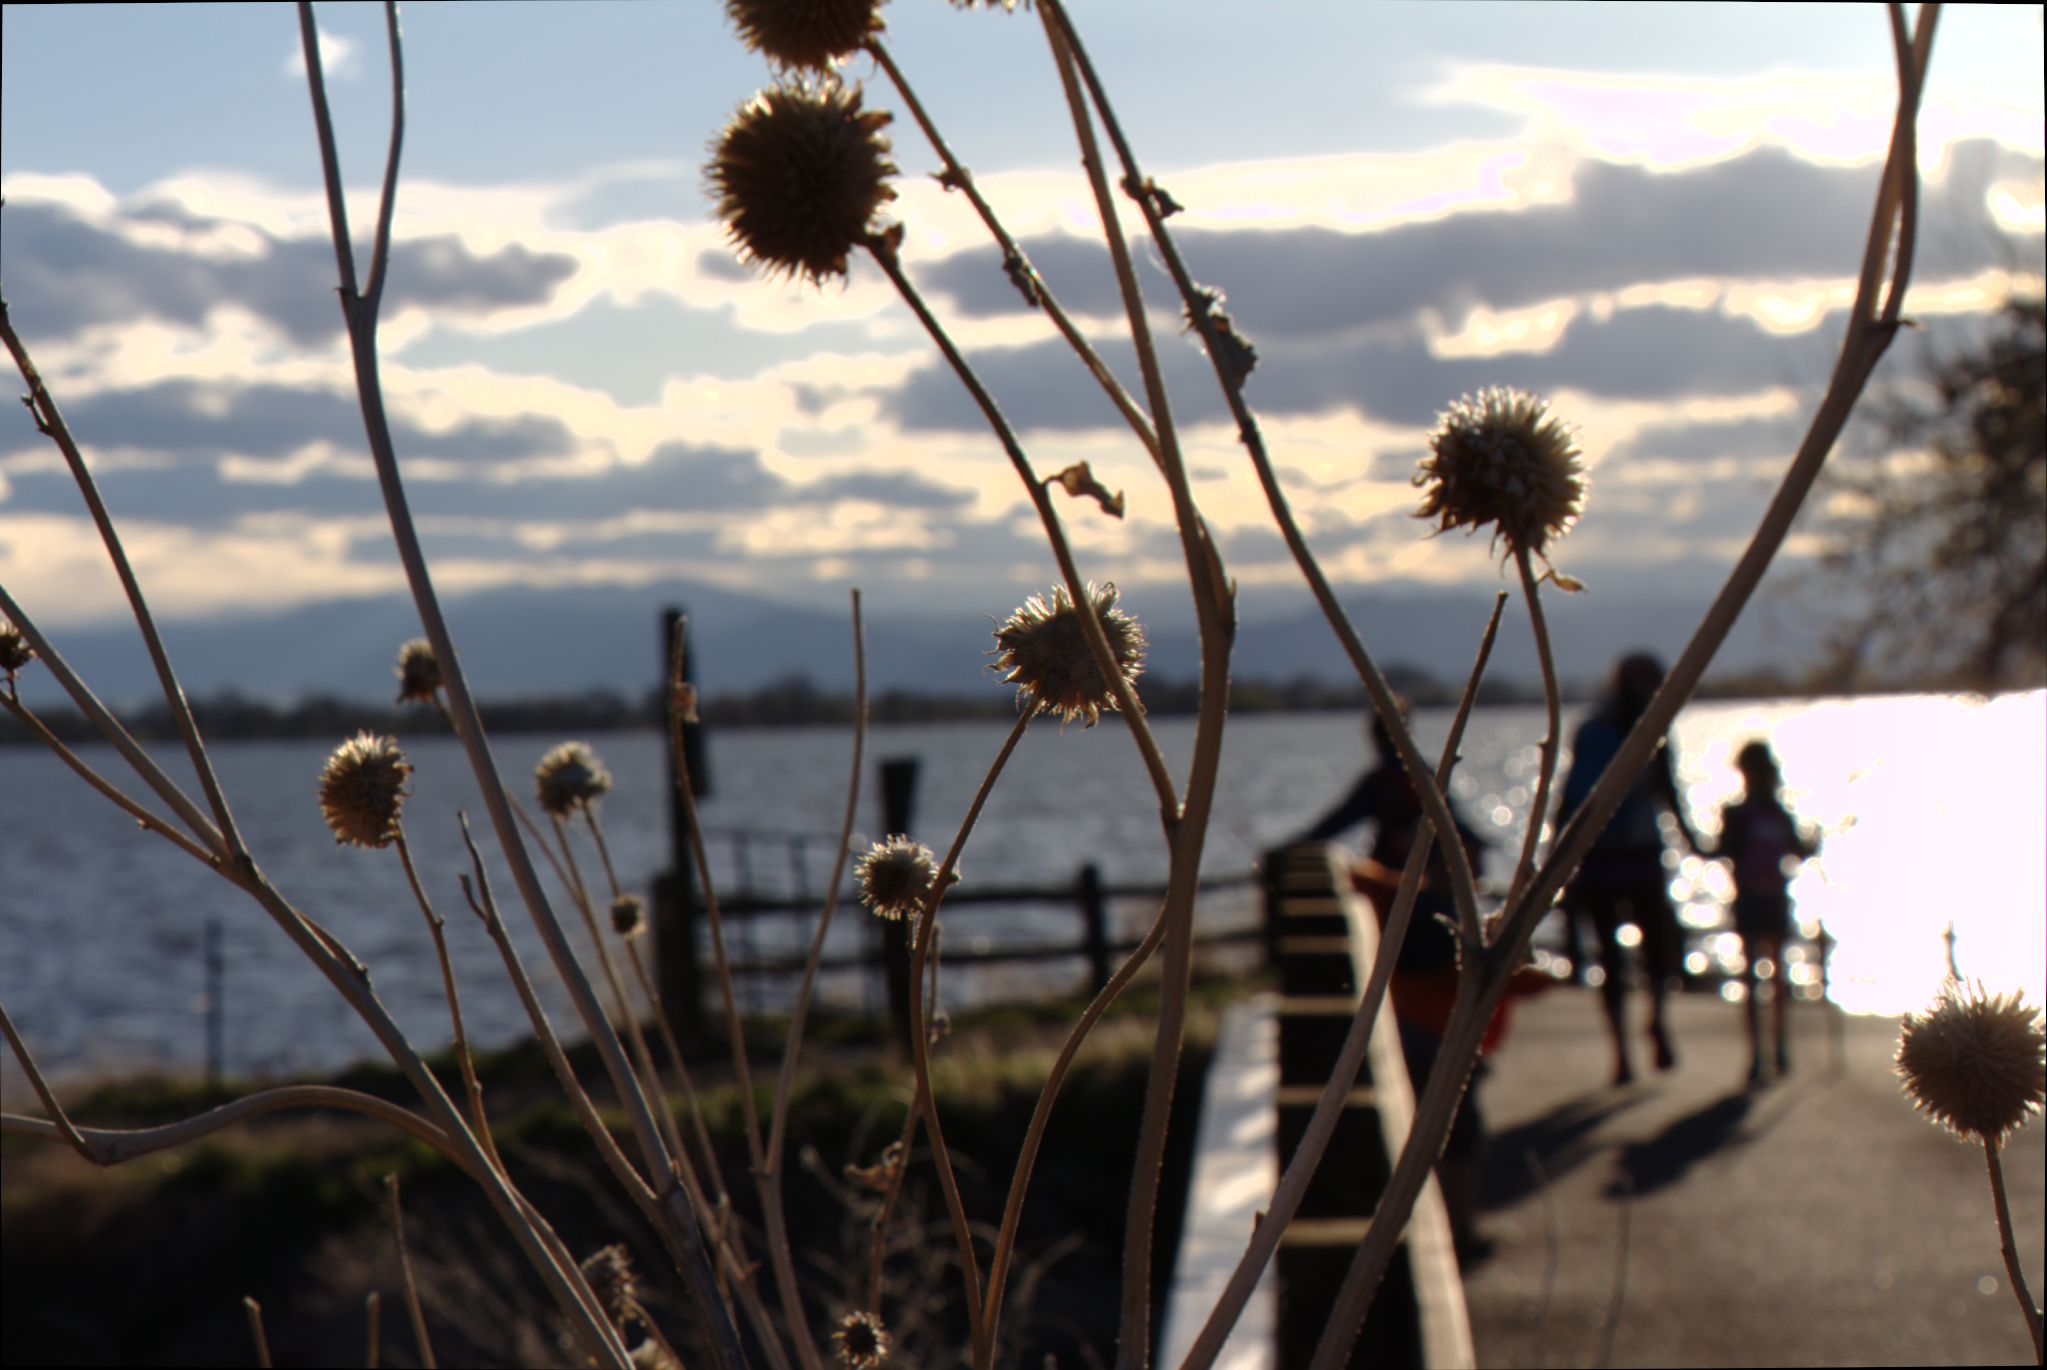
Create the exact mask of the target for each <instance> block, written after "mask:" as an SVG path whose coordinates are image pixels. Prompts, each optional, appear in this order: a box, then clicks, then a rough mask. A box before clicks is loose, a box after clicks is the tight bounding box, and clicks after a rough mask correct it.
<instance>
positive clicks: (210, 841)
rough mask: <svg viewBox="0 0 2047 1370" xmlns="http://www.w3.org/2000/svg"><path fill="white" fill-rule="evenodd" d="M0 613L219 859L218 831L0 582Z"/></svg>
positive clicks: (102, 732) (222, 846) (221, 853)
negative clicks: (75, 670) (17, 630)
mask: <svg viewBox="0 0 2047 1370" xmlns="http://www.w3.org/2000/svg"><path fill="white" fill-rule="evenodd" d="M0 613H4V614H5V615H6V616H7V619H8V621H9V622H10V623H12V624H13V625H14V626H15V627H17V628H19V629H21V632H22V636H23V637H25V638H27V639H28V643H29V645H30V646H31V647H33V648H35V651H36V659H37V660H38V661H40V662H42V663H43V666H44V667H45V669H47V670H48V671H49V672H50V674H51V675H52V676H53V677H55V679H56V681H57V683H58V684H59V685H61V686H63V687H64V692H65V693H66V694H68V695H70V696H71V701H72V703H74V704H76V705H77V706H78V711H79V712H80V713H82V714H84V715H85V716H86V717H87V718H88V719H90V720H91V721H92V726H93V727H94V728H96V729H98V730H99V734H100V736H101V737H103V738H105V739H106V740H107V743H108V745H109V746H111V747H113V749H114V750H115V751H117V752H119V753H120V754H121V759H122V760H123V761H126V762H127V763H128V765H129V766H130V767H131V768H132V769H133V770H134V772H135V774H136V775H138V776H140V777H141V778H142V780H143V782H144V783H145V784H147V785H148V786H149V788H151V789H152V790H155V791H156V793H157V795H158V797H160V798H161V799H162V800H163V801H164V803H166V804H168V805H169V806H170V810H171V812H172V813H174V814H176V815H177V816H178V821H179V822H181V823H183V824H184V825H185V828H186V830H187V831H189V832H190V833H191V834H192V835H193V836H194V837H196V838H197V839H198V840H199V845H201V846H202V847H204V848H206V849H207V851H209V852H212V853H215V854H216V856H215V860H216V862H220V861H224V860H225V853H226V851H227V847H226V844H225V843H224V842H223V841H222V839H221V836H220V830H219V829H217V828H215V827H214V826H213V824H212V822H211V821H210V820H209V819H208V818H207V817H206V815H204V814H202V813H200V812H199V808H198V806H197V805H195V804H194V803H193V802H192V800H191V798H190V797H189V796H188V795H186V793H185V792H184V791H183V790H181V789H179V788H178V784H177V782H176V781H174V780H172V779H171V778H170V777H169V776H168V775H165V774H164V771H163V768H162V767H161V766H159V765H157V764H156V762H154V761H152V760H151V759H150V756H149V753H148V752H145V751H144V750H142V744H141V743H139V742H137V741H136V740H135V739H134V737H133V736H131V735H130V734H129V732H128V730H127V729H126V728H124V727H122V726H121V721H120V720H119V719H117V718H115V717H114V715H113V714H112V713H111V712H109V711H108V709H107V706H106V705H104V704H102V703H100V701H99V696H97V695H95V694H94V693H93V692H92V690H91V688H90V687H88V686H87V685H86V683H85V682H84V681H83V680H81V679H79V678H78V675H77V673H76V672H74V671H73V670H72V669H71V666H70V664H69V663H68V662H66V661H65V660H64V656H63V654H62V653H60V652H59V651H58V650H57V649H56V647H55V646H54V645H53V644H52V643H51V642H50V639H49V638H47V637H45V636H44V635H43V634H42V632H41V631H40V630H38V629H37V627H36V625H35V620H34V619H32V618H30V617H29V615H28V611H27V610H25V609H23V608H22V607H21V605H20V604H18V603H17V602H15V599H14V596H12V595H10V594H8V593H7V586H6V585H5V584H4V583H0Z"/></svg>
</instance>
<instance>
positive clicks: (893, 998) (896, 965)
mask: <svg viewBox="0 0 2047 1370" xmlns="http://www.w3.org/2000/svg"><path fill="white" fill-rule="evenodd" d="M705 837H706V838H707V840H709V841H710V842H712V843H715V847H714V851H716V850H720V849H722V851H723V852H725V853H726V854H728V855H729V860H727V861H724V862H720V861H718V860H717V859H716V857H715V855H714V857H713V865H714V868H716V869H717V870H718V871H719V873H720V874H721V875H723V876H729V877H731V879H730V881H729V883H730V884H731V888H730V889H729V890H728V889H727V888H725V885H726V884H727V883H728V881H725V880H721V881H720V888H719V892H718V908H719V912H720V914H721V916H722V917H723V918H724V919H725V923H726V928H725V941H726V951H727V953H728V956H729V957H730V959H731V964H732V970H733V976H734V979H735V981H736V982H737V983H738V984H739V986H740V988H741V997H742V998H743V999H744V1000H746V1001H747V1002H748V1004H749V1005H750V1006H752V1007H754V1008H759V1007H761V1006H762V1005H763V1003H764V1002H787V1001H788V1000H789V999H790V998H793V995H794V989H795V984H796V979H797V977H798V976H800V975H801V973H802V970H803V965H804V956H805V953H804V952H803V951H802V950H797V951H793V952H782V953H776V952H772V951H771V952H761V951H758V950H756V948H755V944H756V943H757V941H758V940H759V939H758V938H757V937H756V936H754V935H753V934H754V932H755V931H756V930H757V929H758V928H759V927H760V925H761V924H762V923H763V922H764V921H765V920H769V919H789V920H793V921H794V922H795V924H796V936H794V937H793V938H788V939H784V940H786V941H787V942H789V943H791V944H792V945H793V946H795V947H798V948H807V947H808V944H809V939H810V931H811V929H812V928H813V927H814V926H815V920H816V918H817V916H818V914H819V912H820V909H821V907H822V904H823V894H822V891H821V889H813V888H810V887H809V882H808V879H807V876H808V875H809V874H810V872H811V871H812V870H814V869H815V870H819V871H822V872H828V870H829V858H828V857H827V858H826V859H825V860H824V861H823V862H822V863H814V862H812V861H811V860H810V851H811V849H812V848H818V849H821V850H822V851H825V852H829V851H830V850H831V846H832V844H833V842H834V841H835V839H831V838H825V837H821V836H818V835H815V834H797V833H780V832H766V831H761V830H724V831H719V832H711V831H708V830H707V831H706V833H705ZM770 854H772V855H770ZM764 857H766V858H767V859H769V860H774V861H775V863H776V864H780V859H781V858H786V859H787V862H788V869H789V873H790V881H789V883H788V884H787V885H786V886H784V887H782V888H775V887H774V886H773V885H770V884H768V883H767V882H764V881H762V880H761V878H760V877H761V874H762V871H763V867H764V865H765V864H766V862H765V861H764V859H763V858H764ZM778 883H779V882H778ZM822 883H823V882H822V880H820V881H819V884H820V886H821V885H822ZM850 883H851V882H850V881H849V882H848V888H846V889H845V890H843V891H842V892H841V893H840V896H839V912H838V915H837V916H838V917H839V918H843V919H848V920H865V919H867V918H868V915H867V914H866V913H865V911H864V910H862V909H861V908H860V905H859V903H858V900H857V898H856V896H855V894H854V891H853V890H852V889H851V888H850ZM1258 884H1259V876H1258V875H1257V873H1256V872H1253V871H1243V872H1238V873H1233V874H1228V875H1221V876H1211V877H1208V878H1205V879H1203V880H1201V881H1200V882H1199V884H1198V886H1197V889H1198V891H1199V892H1200V893H1201V894H1205V895H1206V894H1219V893H1224V892H1229V891H1249V890H1252V889H1254V888H1255V887H1257V885H1258ZM655 893H656V906H657V907H656V928H657V930H658V931H659V933H660V935H661V938H662V941H663V946H664V952H663V955H662V958H661V959H662V962H663V964H664V966H666V967H668V968H669V975H668V977H667V978H668V983H669V985H670V989H668V990H664V998H667V999H668V1002H669V1007H670V1011H671V1012H672V1013H673V1014H675V1016H676V1018H677V1021H678V1023H687V1024H690V1025H691V1026H692V1027H694V1026H696V1025H698V1024H700V1023H701V1015H702V1013H703V1009H704V997H703V996H704V994H705V992H706V991H708V990H709V989H711V987H712V983H713V982H712V980H711V975H710V970H709V967H708V966H707V965H704V964H701V963H702V961H703V952H702V949H701V945H700V944H701V943H702V941H703V933H702V932H701V930H700V924H701V923H702V920H703V913H702V910H701V907H700V900H699V899H691V898H685V897H682V896H681V892H680V891H678V890H677V889H676V887H675V880H674V878H673V877H664V878H663V879H661V880H659V881H657V882H656V891H655ZM693 893H694V891H693ZM1165 893H1166V891H1165V886H1164V885H1163V884H1133V883H1120V884H1119V883H1111V882H1110V881H1109V880H1107V879H1106V878H1105V877H1104V876H1103V874H1102V871H1101V868H1100V866H1099V865H1097V864H1095V863H1093V862H1087V863H1084V864H1082V865H1081V866H1080V867H1079V868H1078V869H1077V870H1076V871H1075V872H1074V874H1073V876H1072V877H1071V878H1070V879H1069V880H1067V881H1064V882H1061V883H1057V884H1043V885H1000V886H987V885H978V884H976V885H962V886H960V887H958V888H955V889H954V890H953V891H952V892H951V893H949V894H947V895H946V897H945V922H944V926H945V927H946V928H947V929H948V931H949V933H950V943H949V945H945V946H942V947H941V953H942V956H943V960H944V964H946V965H948V966H955V967H960V966H990V965H1002V964H1016V963H1029V962H1049V961H1062V960H1070V961H1075V962H1078V963H1080V964H1081V965H1082V966H1083V967H1084V968H1085V980H1084V981H1079V979H1078V977H1076V979H1077V983H1076V988H1078V989H1083V990H1085V991H1086V992H1089V993H1092V992H1094V991H1095V990H1098V989H1100V988H1101V987H1102V986H1103V985H1105V984H1107V983H1108V980H1109V977H1110V975H1111V974H1112V973H1113V972H1114V971H1115V969H1116V966H1117V965H1118V964H1119V963H1120V961H1121V960H1122V958H1123V957H1125V956H1127V955H1128V954H1129V953H1130V952H1131V951H1133V950H1134V949H1135V948H1136V947H1137V945H1138V943H1139V941H1140V940H1141V939H1140V937H1139V936H1136V935H1132V934H1131V933H1130V932H1129V931H1127V930H1121V929H1119V928H1118V926H1117V920H1116V919H1115V918H1114V917H1113V906H1114V905H1115V904H1116V903H1117V902H1118V901H1128V902H1131V903H1136V904H1139V905H1143V904H1147V903H1148V904H1150V905H1152V906H1154V907H1155V906H1156V905H1157V904H1158V903H1159V902H1161V901H1162V900H1163V899H1164V898H1165ZM1245 907H1246V916H1245V917H1244V918H1243V919H1242V920H1240V921H1238V922H1235V923H1232V924H1231V925H1228V926H1223V927H1215V926H1213V925H1211V926H1209V927H1207V928H1202V927H1201V926H1200V925H1199V923H1197V930H1196V936H1195V947H1196V949H1197V951H1198V950H1200V949H1204V948H1206V949H1210V950H1216V949H1221V948H1227V947H1243V946H1256V945H1259V944H1261V943H1263V942H1264V941H1265V939H1266V935H1267V934H1266V930H1265V928H1264V926H1263V924H1262V920H1261V919H1260V917H1259V916H1258V914H1257V909H1256V905H1255V902H1254V901H1251V900H1248V899H1247V900H1246V901H1245ZM1018 909H1030V910H1032V911H1033V912H1034V913H1035V914H1036V915H1037V916H1038V921H1040V922H1041V923H1042V922H1050V921H1053V920H1056V919H1058V918H1060V916H1062V915H1063V916H1064V917H1065V918H1068V919H1070V920H1071V921H1070V923H1068V924H1066V926H1067V927H1069V928H1070V929H1071V931H1070V932H1066V933H1063V934H1061V933H1051V934H1049V935H1044V936H1039V937H1036V938H1032V939H1029V940H1020V941H1005V942H1002V943H999V944H995V945H989V946H978V945H973V943H974V942H975V941H976V940H977V939H976V938H975V937H974V931H975V925H976V924H977V923H980V922H981V921H982V920H984V919H987V918H990V917H993V916H996V915H998V914H1000V913H1002V912H1004V911H1015V910H1018ZM1145 922H1146V923H1147V924H1148V923H1149V917H1148V916H1147V917H1146V919H1145ZM858 925H859V924H858V922H857V921H856V922H855V926H858ZM883 930H884V931H886V929H883ZM893 940H894V939H889V938H886V937H883V936H867V935H863V936H860V937H858V938H857V941H856V945H857V950H847V949H843V948H837V949H835V948H833V947H830V946H827V948H826V951H825V954H824V956H823V957H822V959H821V961H820V963H819V966H820V970H821V971H823V972H834V971H837V972H846V971H855V972H864V973H866V974H868V975H870V976H872V977H873V981H872V983H875V984H877V985H885V986H888V988H889V989H890V990H891V992H890V993H889V994H888V996H887V1002H888V1007H889V1016H891V1017H893V1018H895V1019H897V1024H896V1025H897V1027H898V1028H899V1029H906V1028H907V1021H906V1019H907V1015H906V1013H905V1012H904V1008H905V1006H906V1005H907V999H906V998H905V997H904V994H903V990H904V989H906V978H907V975H908V970H909V967H908V965H907V963H906V962H904V961H903V960H902V951H901V948H900V947H899V946H892V945H890V944H891V942H892V941H893ZM684 947H697V948H698V955H697V956H695V957H692V958H687V959H688V960H689V961H690V962H691V964H690V965H688V966H687V967H686V968H684V967H678V966H677V964H676V963H677V962H679V961H682V960H684V959H685V958H683V957H681V956H676V955H672V954H671V952H670V951H669V950H666V949H673V950H674V951H679V950H680V949H681V948H684ZM678 972H680V973H678ZM891 981H896V982H900V983H897V984H891V983H890V982H891ZM784 989H786V993H784V992H781V991H782V990H784Z"/></svg>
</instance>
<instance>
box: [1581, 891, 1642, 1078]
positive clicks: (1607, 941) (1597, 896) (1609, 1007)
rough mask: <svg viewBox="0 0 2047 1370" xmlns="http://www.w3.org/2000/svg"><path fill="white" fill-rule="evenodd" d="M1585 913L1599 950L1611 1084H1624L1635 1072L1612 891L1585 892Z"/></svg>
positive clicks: (1625, 974)
mask: <svg viewBox="0 0 2047 1370" xmlns="http://www.w3.org/2000/svg"><path fill="white" fill-rule="evenodd" d="M1585 913H1586V916H1587V917H1588V918H1589V919H1590V920H1591V923H1592V931H1593V936H1594V937H1595V938H1596V939H1597V946H1598V950H1599V971H1600V976H1601V979H1600V982H1599V1000H1600V1004H1601V1006H1602V1007H1603V1008H1604V1009H1605V1010H1606V1033H1607V1036H1608V1038H1610V1039H1611V1040H1612V1042H1613V1082H1614V1083H1615V1084H1617V1085H1624V1084H1627V1083H1628V1082H1629V1081H1630V1080H1633V1079H1634V1078H1635V1070H1634V1066H1633V1065H1632V1064H1630V1063H1629V1061H1628V1035H1627V995H1628V967H1627V962H1626V961H1625V959H1623V957H1622V955H1621V944H1620V937H1619V932H1620V917H1619V911H1618V910H1617V909H1616V908H1615V906H1614V892H1613V891H1612V890H1610V889H1606V888H1598V889H1594V890H1588V891H1586V898H1585Z"/></svg>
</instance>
